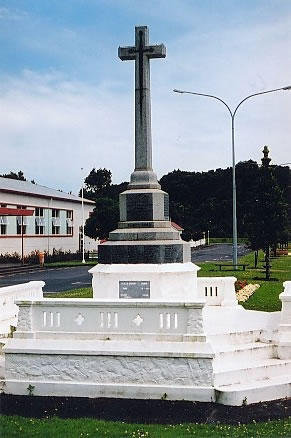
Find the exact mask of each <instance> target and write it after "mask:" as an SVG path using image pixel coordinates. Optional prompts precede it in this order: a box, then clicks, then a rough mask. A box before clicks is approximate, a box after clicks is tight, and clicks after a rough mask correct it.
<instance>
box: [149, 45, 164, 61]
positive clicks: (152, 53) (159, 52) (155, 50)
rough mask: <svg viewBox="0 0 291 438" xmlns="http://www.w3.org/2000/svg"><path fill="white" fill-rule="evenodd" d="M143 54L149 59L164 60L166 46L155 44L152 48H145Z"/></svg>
mask: <svg viewBox="0 0 291 438" xmlns="http://www.w3.org/2000/svg"><path fill="white" fill-rule="evenodd" d="M145 52H146V54H147V55H148V57H149V58H165V57H166V46H165V45H164V44H156V45H154V46H147V47H146V48H145Z"/></svg>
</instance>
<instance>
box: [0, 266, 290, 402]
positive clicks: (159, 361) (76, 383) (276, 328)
mask: <svg viewBox="0 0 291 438" xmlns="http://www.w3.org/2000/svg"><path fill="white" fill-rule="evenodd" d="M193 266H194V265H193ZM122 268H123V267H116V266H113V267H110V268H108V269H109V271H110V272H111V269H113V270H116V271H118V270H119V269H122ZM171 268H172V266H171ZM94 269H95V268H94ZM102 269H103V268H101V271H102ZM139 269H141V268H140V267H137V268H136V270H135V271H134V272H133V273H132V275H133V279H135V280H133V281H136V280H137V277H136V275H137V274H138V275H141V277H139V278H140V279H142V278H143V275H144V273H145V272H146V271H144V267H142V269H141V270H142V273H141V272H138V270H139ZM161 269H162V271H163V269H164V267H161ZM185 269H186V274H185V276H186V280H185V284H186V286H187V285H188V286H187V287H186V289H188V290H189V291H190V290H192V289H191V284H192V283H191V281H192V280H191V279H195V276H196V272H195V268H194V270H193V269H192V268H191V267H189V269H188V268H187V266H186V267H185ZM157 272H158V271H157V270H155V272H154V274H153V273H152V274H153V280H150V281H153V283H155V284H156V285H159V287H162V284H163V279H164V278H166V277H167V275H168V274H169V275H170V277H171V275H172V274H173V272H172V270H171V269H170V270H169V272H166V271H163V272H164V274H165V277H164V274H161V279H159V276H158V275H156V273H157ZM165 272H166V273H165ZM103 274H104V277H105V280H104V281H105V283H104V284H106V282H107V279H106V275H107V274H106V273H104V272H103V273H102V274H101V277H102V276H103ZM111 274H112V275H113V276H114V277H115V274H116V278H115V280H114V282H115V281H118V278H120V273H119V274H118V272H116V273H113V272H111ZM126 275H129V273H128V272H127V273H126ZM150 275H151V272H149V276H150ZM173 275H174V274H173ZM101 277H100V278H101ZM110 277H111V275H110V276H109V277H108V278H109V282H110V281H111V280H110ZM182 278H183V276H181V279H182ZM181 279H180V280H181ZM143 280H144V278H143ZM160 280H161V281H160ZM188 280H189V281H188ZM141 281H142V280H141ZM231 281H233V280H231ZM104 284H103V286H104ZM174 286H175V287H177V288H178V284H175V285H174ZM205 287H206V288H207V290H206V289H205ZM203 288H204V290H205V292H206V295H207V297H208V298H209V296H208V293H209V292H210V298H212V297H211V291H212V295H213V294H214V299H215V301H213V302H216V299H217V297H219V295H220V293H221V297H222V299H221V300H220V302H221V303H222V302H223V296H224V297H225V296H227V293H228V292H227V291H222V292H221V291H220V289H219V284H218V283H212V285H211V284H209V285H205V284H204V285H203ZM216 288H217V289H216ZM168 290H169V291H170V290H172V295H171V299H170V300H164V301H159V300H158V296H159V297H160V295H161V294H162V293H163V292H162V291H160V292H159V293H158V292H157V295H156V298H155V299H152V298H151V299H147V300H140V299H139V300H135V299H126V300H123V299H118V298H116V297H115V298H114V299H112V298H111V299H110V298H108V297H107V299H105V298H103V299H99V300H96V299H93V300H82V299H75V300H62V299H59V300H58V299H55V300H49V299H43V300H39V301H34V302H28V301H26V302H23V303H20V304H19V306H20V311H19V319H18V327H17V331H16V332H15V333H14V337H13V338H11V339H8V341H7V343H6V345H5V347H4V348H3V352H4V353H5V385H4V391H5V393H7V394H20V395H25V394H27V395H28V394H29V392H31V391H33V394H35V395H44V396H72V397H118V398H133V399H134V398H137V399H147V398H152V399H169V400H189V401H205V402H206V401H207V402H211V401H212V402H217V403H222V404H225V405H234V406H240V405H244V404H250V403H258V402H261V401H267V400H276V399H280V398H285V397H290V396H291V358H290V357H289V355H290V339H289V333H290V324H289V317H290V313H289V310H290V303H291V301H290V299H289V295H286V294H285V295H286V296H287V298H286V299H285V301H284V300H283V302H284V308H283V314H282V312H274V313H267V312H255V311H247V310H244V309H243V308H242V307H241V306H236V305H234V306H223V305H208V306H205V307H204V303H205V301H204V302H203V299H202V297H201V294H199V293H198V296H197V298H196V299H193V296H191V301H190V300H186V301H185V300H183V301H182V300H181V299H178V298H177V295H178V294H179V293H180V292H175V288H173V289H171V286H168ZM202 290H203V289H202ZM100 291H101V292H102V288H101V289H100ZM157 291H158V289H157ZM196 291H197V289H196ZM288 291H289V292H290V288H289V289H288ZM101 292H100V293H101ZM216 292H217V295H216ZM102 293H104V292H102ZM114 293H116V290H115V292H114ZM194 293H195V288H194ZM285 295H284V296H285ZM174 297H176V300H174ZM184 298H185V297H184ZM0 377H1V376H0ZM29 385H30V386H29ZM29 388H30V390H29Z"/></svg>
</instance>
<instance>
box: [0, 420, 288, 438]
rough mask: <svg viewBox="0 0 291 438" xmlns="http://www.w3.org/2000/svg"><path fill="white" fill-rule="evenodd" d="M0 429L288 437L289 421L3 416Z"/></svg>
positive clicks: (152, 437)
mask: <svg viewBox="0 0 291 438" xmlns="http://www.w3.org/2000/svg"><path fill="white" fill-rule="evenodd" d="M0 425H1V428H0V431H1V436H2V437H3V438H10V437H15V438H17V437H19V438H36V437H41V438H44V437H45V438H58V437H70V438H77V437H94V438H101V437H102V438H103V437H109V438H125V437H126V438H128V437H132V438H141V437H148V438H182V437H189V436H196V437H200V438H201V437H232V438H236V437H240V438H241V437H280V436H289V437H290V436H291V419H287V420H279V421H270V422H267V423H255V422H254V423H252V424H248V425H238V426H229V425H224V424H218V425H206V424H179V425H170V424H169V425H154V424H150V425H142V424H126V423H120V422H112V421H101V420H95V419H91V418H80V419H61V418H57V417H53V418H45V419H35V418H24V417H17V416H3V417H2V419H1V423H0Z"/></svg>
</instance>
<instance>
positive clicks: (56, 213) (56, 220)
mask: <svg viewBox="0 0 291 438" xmlns="http://www.w3.org/2000/svg"><path fill="white" fill-rule="evenodd" d="M60 224H61V223H60V210H57V209H56V208H53V209H52V234H60Z"/></svg>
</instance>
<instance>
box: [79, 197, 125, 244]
mask: <svg viewBox="0 0 291 438" xmlns="http://www.w3.org/2000/svg"><path fill="white" fill-rule="evenodd" d="M118 220H119V208H118V202H117V201H114V200H113V199H110V198H99V199H97V200H96V207H95V208H94V210H93V212H92V214H91V216H90V217H89V218H88V219H87V221H86V224H85V228H84V232H85V234H86V236H89V237H91V238H92V239H97V238H99V239H105V238H107V237H108V235H109V232H110V231H112V230H114V229H115V228H117V225H118Z"/></svg>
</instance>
